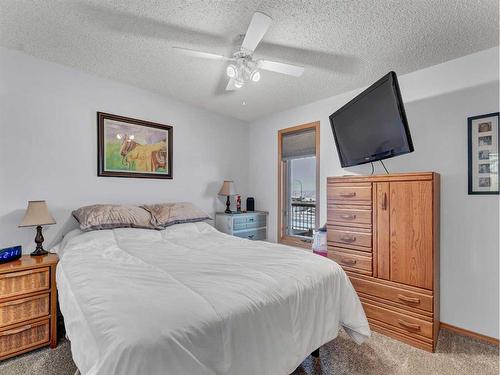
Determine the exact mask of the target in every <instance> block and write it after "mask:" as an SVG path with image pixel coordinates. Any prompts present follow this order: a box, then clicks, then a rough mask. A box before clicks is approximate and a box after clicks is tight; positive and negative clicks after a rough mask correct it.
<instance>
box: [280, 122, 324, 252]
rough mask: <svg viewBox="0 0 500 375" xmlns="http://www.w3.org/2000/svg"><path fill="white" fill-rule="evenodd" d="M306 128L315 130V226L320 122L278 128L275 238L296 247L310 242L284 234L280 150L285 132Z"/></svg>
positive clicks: (317, 217)
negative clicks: (276, 222) (276, 223)
mask: <svg viewBox="0 0 500 375" xmlns="http://www.w3.org/2000/svg"><path fill="white" fill-rule="evenodd" d="M307 129H314V130H315V138H316V144H315V147H316V215H315V216H316V217H315V223H316V226H318V225H319V196H320V185H319V182H320V175H319V174H320V168H319V162H320V122H319V121H314V122H309V123H306V124H301V125H297V126H292V127H290V128H285V129H280V130H278V215H277V216H278V218H277V221H278V226H277V232H278V233H277V239H278V242H279V243H282V244H285V245H290V246H297V247H304V248H307V249H309V248H310V247H311V244H310V243H306V242H304V241H302V240H301V239H299V238H295V237H291V236H286V235H285V233H284V230H283V221H282V214H283V212H282V211H283V199H284V194H283V175H284V173H283V160H282V159H281V152H282V139H283V136H284V135H285V134H290V133H295V132H300V131H303V130H307Z"/></svg>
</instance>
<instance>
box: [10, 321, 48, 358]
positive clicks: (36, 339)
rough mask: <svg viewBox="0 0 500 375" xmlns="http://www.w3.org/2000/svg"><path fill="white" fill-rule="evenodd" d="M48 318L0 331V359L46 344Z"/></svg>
mask: <svg viewBox="0 0 500 375" xmlns="http://www.w3.org/2000/svg"><path fill="white" fill-rule="evenodd" d="M49 337H50V330H49V319H46V320H42V321H40V322H37V323H33V324H26V325H22V326H20V327H16V328H12V329H7V330H3V331H0V359H3V358H5V357H8V356H10V355H11V354H14V353H19V352H22V351H25V350H27V349H30V348H33V347H37V346H42V345H45V344H48V342H49Z"/></svg>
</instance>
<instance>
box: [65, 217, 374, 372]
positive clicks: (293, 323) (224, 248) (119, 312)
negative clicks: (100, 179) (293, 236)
mask: <svg viewBox="0 0 500 375" xmlns="http://www.w3.org/2000/svg"><path fill="white" fill-rule="evenodd" d="M55 249H56V251H57V252H58V254H59V256H60V261H59V264H58V266H57V287H58V291H59V303H60V307H61V312H62V314H63V316H64V320H65V325H66V332H67V336H68V338H69V339H70V341H71V351H72V355H73V359H74V361H75V363H76V365H77V366H78V368H79V370H80V372H81V373H82V374H92V375H93V374H99V375H113V374H120V375H123V374H125V375H126V374H134V375H135V374H163V375H165V374H167V375H168V374H175V375H179V374H189V375H197V374H199V375H207V374H221V375H222V374H224V375H225V374H232V375H239V374H241V375H247V374H248V375H250V374H252V375H254V374H261V375H265V374H270V375H279V374H283V375H284V374H289V373H291V372H293V371H294V370H295V368H296V367H297V366H298V365H299V364H300V363H301V362H302V361H303V360H304V359H305V358H306V357H307V356H308V355H309V353H311V352H312V351H313V350H315V349H316V348H318V347H320V346H321V345H323V344H325V343H327V342H329V341H330V340H332V339H334V338H335V337H336V336H337V334H338V331H339V328H340V327H343V328H344V329H345V330H346V331H347V333H348V334H349V335H350V336H351V337H352V338H353V339H354V340H355V341H356V342H358V343H361V342H362V341H363V340H364V339H366V338H367V337H368V336H369V335H370V330H369V327H368V322H367V320H366V317H365V314H364V311H363V308H362V306H361V303H360V301H359V299H358V297H357V295H356V293H355V291H354V289H353V287H352V285H351V283H350V281H349V279H348V277H347V276H346V274H345V273H344V271H343V270H342V269H341V267H340V266H338V265H337V264H336V263H335V262H333V261H331V260H329V259H326V258H323V257H321V256H317V255H314V254H312V253H310V252H307V251H304V250H301V249H297V248H293V247H289V246H283V245H278V244H272V243H268V242H262V241H249V240H246V239H241V238H237V237H232V236H229V235H226V234H223V233H221V232H218V231H217V230H216V229H214V228H213V227H211V226H210V225H208V224H206V223H189V224H178V225H175V226H172V227H169V228H167V229H165V230H162V231H155V230H147V229H132V228H122V229H113V230H100V231H92V232H81V231H73V232H70V233H69V234H68V235H66V237H65V238H64V240H63V241H62V243H61V244H59V245H58V246H56V248H55Z"/></svg>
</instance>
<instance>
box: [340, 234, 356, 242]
mask: <svg viewBox="0 0 500 375" xmlns="http://www.w3.org/2000/svg"><path fill="white" fill-rule="evenodd" d="M340 240H341V241H343V242H349V243H350V242H356V237H355V236H340Z"/></svg>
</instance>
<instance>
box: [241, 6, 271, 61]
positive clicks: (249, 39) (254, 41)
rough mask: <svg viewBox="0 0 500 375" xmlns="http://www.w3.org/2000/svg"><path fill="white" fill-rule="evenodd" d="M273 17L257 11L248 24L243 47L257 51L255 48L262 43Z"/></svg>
mask: <svg viewBox="0 0 500 375" xmlns="http://www.w3.org/2000/svg"><path fill="white" fill-rule="evenodd" d="M271 22H272V18H271V17H269V16H267V15H265V14H264V13H260V12H255V13H254V14H253V17H252V21H250V25H249V26H248V30H247V33H246V34H245V39H243V43H242V44H241V48H243V49H246V50H248V51H252V52H253V51H255V48H256V47H257V45H258V44H259V43H260V41H261V40H262V38H263V37H264V34H265V33H266V31H267V29H269V26H270V25H271Z"/></svg>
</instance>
